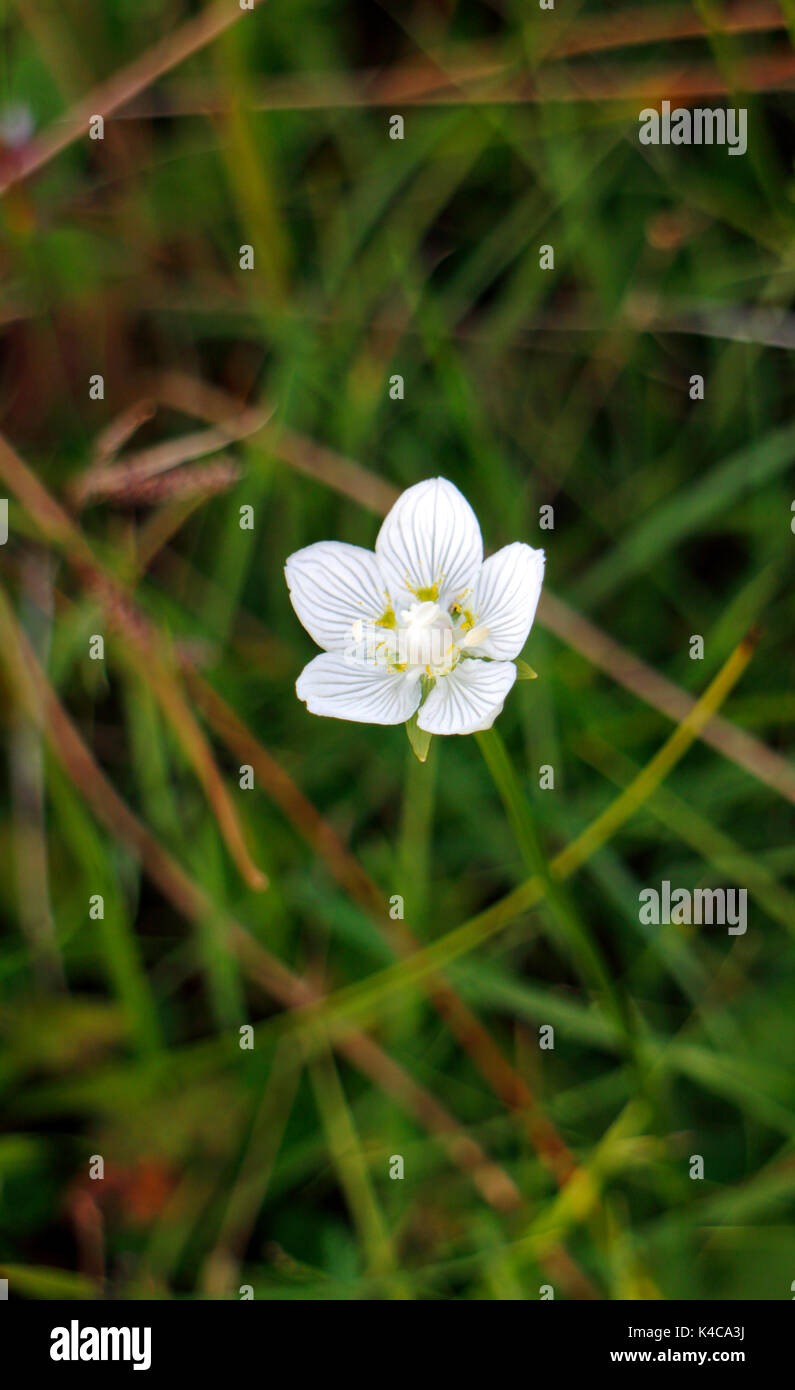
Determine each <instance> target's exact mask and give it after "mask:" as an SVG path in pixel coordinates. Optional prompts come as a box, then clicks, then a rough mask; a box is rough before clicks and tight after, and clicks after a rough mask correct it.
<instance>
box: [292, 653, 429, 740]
mask: <svg viewBox="0 0 795 1390" xmlns="http://www.w3.org/2000/svg"><path fill="white" fill-rule="evenodd" d="M295 690H296V694H297V695H298V698H299V700H303V701H304V702H305V704H306V707H307V709H308V710H309V712H310V714H326V715H330V716H331V718H332V719H352V720H354V722H355V723H357V724H404V723H405V722H406V720H407V719H410V718H411V716H412V714H413V713H414V711H415V709H416V708H417V705H418V704H419V702H420V693H421V689H420V680H419V674H417V675H406V674H404V673H403V672H391V671H389V670H387V668H386V667H385V666H380V667H379V666H374V665H372V664H371V663H370V662H366V661H352V660H350V659H349V658H347V657H344V656H342V655H340V653H339V652H323V654H322V655H321V656H316V657H315V659H314V661H310V663H309V665H308V666H305V667H304V669H303V671H302V672H301V674H300V676H299V677H298V680H297V681H296V683H295Z"/></svg>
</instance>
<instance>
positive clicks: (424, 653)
mask: <svg viewBox="0 0 795 1390" xmlns="http://www.w3.org/2000/svg"><path fill="white" fill-rule="evenodd" d="M398 618H399V624H400V626H399V629H398V634H397V637H398V660H400V661H404V662H405V663H406V665H407V666H424V667H425V669H426V671H427V672H428V674H429V675H444V674H445V673H446V672H448V671H451V670H452V668H453V666H454V664H455V659H454V658H455V651H454V643H453V624H452V620H451V618H450V614H449V613H446V612H445V610H444V609H443V608H440V607H439V604H438V603H434V602H433V601H432V600H426V601H425V602H424V603H412V604H411V606H410V607H409V608H403V609H402V610H401V612H400V613H399V615H398Z"/></svg>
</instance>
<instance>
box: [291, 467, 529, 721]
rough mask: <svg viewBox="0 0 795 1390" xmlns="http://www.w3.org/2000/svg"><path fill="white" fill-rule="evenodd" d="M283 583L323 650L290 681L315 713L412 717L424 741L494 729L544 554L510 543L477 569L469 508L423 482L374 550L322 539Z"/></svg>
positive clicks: (453, 493)
mask: <svg viewBox="0 0 795 1390" xmlns="http://www.w3.org/2000/svg"><path fill="white" fill-rule="evenodd" d="M285 574H286V577H287V584H288V587H289V590H290V598H291V600H292V605H293V608H294V609H295V611H296V613H297V614H298V617H299V618H300V620H301V622H302V623H303V625H304V627H305V628H306V630H307V632H308V633H309V634H310V636H312V637H313V638H314V640H315V641H316V642H317V644H318V646H320V647H322V648H323V649H324V650H323V654H322V655H321V656H316V657H315V659H314V661H310V663H309V665H308V666H307V667H305V668H304V670H303V671H302V672H301V675H300V676H299V678H298V681H297V683H296V691H297V693H298V697H299V699H301V700H304V701H305V702H306V706H307V709H308V710H310V712H311V713H312V714H324V715H331V716H333V717H334V718H336V719H352V720H356V721H358V722H359V723H364V724H402V723H404V722H405V721H406V720H408V719H411V717H412V715H413V714H414V713H415V712H417V711H419V712H418V715H417V724H418V726H419V728H420V729H423V730H424V731H425V732H426V733H430V734H471V733H475V732H476V731H477V730H479V729H489V728H491V725H492V724H493V723H494V720H495V719H496V717H497V715H498V714H499V713H500V711H501V709H502V707H503V703H504V701H505V697H506V695H507V694H508V691H509V690H510V688H511V686H512V685H513V683H514V681H515V680H516V667H515V665H514V663H513V658H514V657H517V656H518V655H519V653H520V652H521V650H522V647H523V646H524V644H525V642H526V641H527V635H528V633H529V631H530V628H531V627H532V624H533V618H534V617H535V612H536V608H537V606H538V600H539V597H540V594H541V583H542V580H543V577H544V552H543V550H533V549H532V547H531V546H529V545H524V544H523V543H522V542H521V541H516V542H514V544H513V545H506V546H505V547H504V549H502V550H498V551H497V553H496V554H495V555H491V556H490V557H489V559H488V560H486V562H485V563H484V561H483V540H482V538H481V534H480V527H479V525H478V520H477V517H476V516H475V513H474V512H473V510H472V508H471V507H470V505H469V503H468V502H467V501H466V499H465V498H464V497H462V495H461V493H460V492H459V491H458V488H457V487H454V485H453V484H452V483H450V482H448V481H447V479H446V478H429V479H428V481H427V482H424V483H417V484H416V485H415V486H414V487H410V488H409V489H408V490H407V491H406V492H404V493H403V494H402V496H401V497H399V498H398V500H397V502H396V503H395V505H394V507H393V508H392V510H391V511H390V513H389V515H388V516H387V518H386V520H385V521H384V523H383V525H382V527H381V530H380V531H379V533H378V539H377V540H376V543H375V553H373V552H372V551H370V550H363V549H362V548H361V547H360V546H357V545H346V544H344V543H343V542H341V541H319V542H318V543H317V544H316V545H308V546H307V547H306V548H305V549H304V550H298V551H296V553H295V554H294V555H291V556H290V558H289V559H288V561H287V564H286V565H285ZM426 692H427V694H426ZM423 695H425V698H424V699H423Z"/></svg>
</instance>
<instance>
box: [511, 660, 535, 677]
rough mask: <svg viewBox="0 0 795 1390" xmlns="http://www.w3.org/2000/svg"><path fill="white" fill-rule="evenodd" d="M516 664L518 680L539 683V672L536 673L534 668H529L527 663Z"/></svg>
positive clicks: (517, 662)
mask: <svg viewBox="0 0 795 1390" xmlns="http://www.w3.org/2000/svg"><path fill="white" fill-rule="evenodd" d="M514 664H515V666H516V672H517V676H516V678H517V680H520V681H537V680H538V672H537V671H534V670H533V668H532V666H528V664H527V662H526V661H516V662H515V663H514Z"/></svg>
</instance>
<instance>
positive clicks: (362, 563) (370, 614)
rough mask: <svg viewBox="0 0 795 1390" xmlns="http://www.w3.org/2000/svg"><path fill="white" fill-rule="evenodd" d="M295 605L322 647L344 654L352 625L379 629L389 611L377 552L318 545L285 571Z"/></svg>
mask: <svg viewBox="0 0 795 1390" xmlns="http://www.w3.org/2000/svg"><path fill="white" fill-rule="evenodd" d="M284 573H285V577H286V579H287V587H288V588H289V590H290V600H291V602H292V605H293V608H294V609H295V611H296V613H297V614H298V617H299V618H300V620H301V622H302V623H303V625H304V627H305V628H306V630H307V632H308V633H309V635H310V637H314V639H315V641H316V642H317V644H318V646H319V647H323V648H325V650H326V651H327V652H334V651H338V652H341V651H343V650H344V649H345V648H346V647H349V646H350V645H351V639H352V632H353V624H354V623H355V622H356V621H357V619H358V620H360V621H361V622H363V623H374V622H376V621H377V620H378V618H380V617H381V616H382V615H383V613H384V611H385V609H386V608H387V607H388V606H389V596H388V594H387V591H386V584H385V582H384V580H383V578H382V576H381V571H380V570H379V567H378V562H377V560H376V558H375V555H374V554H373V552H372V550H363V549H362V547H361V546H358V545H346V544H345V543H344V542H343V541H318V543H317V544H316V545H308V546H306V548H305V549H304V550H296V552H295V554H294V555H291V556H290V557H289V559H288V561H287V563H286V565H285V567H284Z"/></svg>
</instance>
